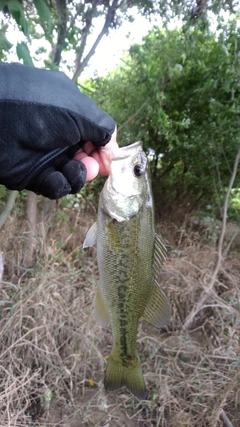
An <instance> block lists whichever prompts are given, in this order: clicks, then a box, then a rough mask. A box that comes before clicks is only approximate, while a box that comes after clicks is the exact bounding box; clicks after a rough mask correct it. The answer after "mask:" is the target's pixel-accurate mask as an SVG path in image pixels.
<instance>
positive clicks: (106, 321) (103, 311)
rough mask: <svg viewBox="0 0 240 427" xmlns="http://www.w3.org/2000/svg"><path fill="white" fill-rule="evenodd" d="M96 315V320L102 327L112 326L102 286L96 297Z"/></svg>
mask: <svg viewBox="0 0 240 427" xmlns="http://www.w3.org/2000/svg"><path fill="white" fill-rule="evenodd" d="M94 315H95V319H96V320H97V322H98V323H99V325H101V326H109V325H110V317H109V313H108V310H107V307H106V304H105V301H104V299H103V294H102V290H101V287H100V285H98V289H97V293H96V296H95V305H94Z"/></svg>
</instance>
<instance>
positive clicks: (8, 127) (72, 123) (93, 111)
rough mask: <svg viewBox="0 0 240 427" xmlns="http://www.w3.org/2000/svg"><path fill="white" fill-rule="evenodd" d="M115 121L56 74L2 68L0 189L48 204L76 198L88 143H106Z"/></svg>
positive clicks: (20, 67)
mask: <svg viewBox="0 0 240 427" xmlns="http://www.w3.org/2000/svg"><path fill="white" fill-rule="evenodd" d="M115 126H116V125H115V122H114V120H113V119H112V118H111V117H110V116H109V115H108V114H107V113H105V112H104V111H103V110H101V109H100V108H98V106H97V105H96V104H95V102H94V101H93V100H91V99H90V98H88V97H87V96H86V95H84V94H82V93H81V92H80V91H79V89H78V88H77V86H76V85H75V83H74V82H73V81H71V80H70V79H69V78H68V77H67V76H66V75H65V74H63V73H60V72H58V71H50V70H43V69H38V68H34V67H28V66H26V65H21V64H15V63H14V64H6V63H0V183H1V184H4V185H5V186H6V187H7V188H8V189H10V190H23V189H25V188H26V189H28V190H31V191H34V192H35V193H37V194H42V195H44V196H46V197H49V198H50V199H58V198H60V197H63V196H64V195H66V194H68V193H77V192H78V191H79V190H80V189H81V188H82V187H83V185H84V184H85V180H86V168H85V166H84V164H83V163H81V162H80V161H78V160H75V159H73V156H74V154H75V153H76V152H77V151H78V150H79V148H81V146H82V145H83V144H84V143H85V142H86V141H91V142H92V143H93V144H95V145H96V146H103V145H105V144H107V142H109V140H110V139H111V136H112V133H113V132H114V129H115Z"/></svg>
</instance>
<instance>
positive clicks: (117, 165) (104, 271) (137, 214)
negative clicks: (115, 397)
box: [83, 141, 171, 399]
mask: <svg viewBox="0 0 240 427" xmlns="http://www.w3.org/2000/svg"><path fill="white" fill-rule="evenodd" d="M95 244H96V245H97V263H98V270H99V282H98V285H97V292H96V296H95V306H94V312H95V318H96V320H97V321H98V322H99V324H100V325H102V326H104V327H106V326H109V325H111V329H112V337H113V345H112V350H111V353H110V356H109V358H108V361H107V367H106V372H105V378H104V388H105V390H106V391H112V390H117V389H119V388H121V387H123V386H126V387H127V388H128V390H129V391H130V392H131V393H132V394H133V395H134V396H136V397H137V398H138V399H146V398H147V390H146V385H145V381H144V377H143V372H142V368H141V363H140V359H139V356H138V353H137V329H138V324H139V319H140V318H144V319H145V320H147V321H148V322H150V323H151V324H153V325H154V326H155V327H157V328H160V327H162V326H164V325H166V324H167V323H168V322H169V320H170V317H171V307H170V304H169V301H168V299H167V297H166V295H165V294H164V292H163V291H162V290H161V288H160V286H159V284H158V283H157V273H158V271H159V268H161V267H162V265H163V263H164V260H165V258H166V252H167V249H166V245H165V241H164V240H163V239H162V238H161V237H160V236H159V235H157V233H156V231H155V219H154V201H153V194H152V187H151V178H150V167H149V162H148V158H147V155H146V154H145V152H144V151H143V145H142V143H141V142H140V141H138V142H135V143H133V144H131V145H128V146H124V147H120V148H118V149H117V150H116V151H114V153H112V158H111V162H110V164H109V175H108V178H107V180H106V182H105V184H104V186H103V189H102V191H101V193H100V197H99V204H98V214H97V221H96V222H95V223H94V224H93V225H92V226H91V228H90V229H89V231H88V233H87V235H86V238H85V240H84V243H83V247H84V248H87V247H90V246H93V245H95Z"/></svg>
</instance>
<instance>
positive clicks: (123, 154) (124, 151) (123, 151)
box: [112, 141, 143, 160]
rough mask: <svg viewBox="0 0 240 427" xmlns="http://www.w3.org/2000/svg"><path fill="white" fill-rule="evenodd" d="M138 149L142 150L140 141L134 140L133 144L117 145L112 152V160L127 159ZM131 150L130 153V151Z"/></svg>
mask: <svg viewBox="0 0 240 427" xmlns="http://www.w3.org/2000/svg"><path fill="white" fill-rule="evenodd" d="M139 151H143V144H142V141H137V142H134V143H133V144H130V145H126V146H124V147H119V148H118V149H117V150H116V151H114V152H113V156H112V160H118V159H123V160H124V159H127V158H128V157H129V156H131V155H135V154H137V153H138V152H139ZM131 152H132V153H131Z"/></svg>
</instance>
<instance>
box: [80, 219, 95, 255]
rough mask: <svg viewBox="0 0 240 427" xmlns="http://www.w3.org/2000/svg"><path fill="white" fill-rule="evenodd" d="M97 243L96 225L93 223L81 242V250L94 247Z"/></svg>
mask: <svg viewBox="0 0 240 427" xmlns="http://www.w3.org/2000/svg"><path fill="white" fill-rule="evenodd" d="M96 243H97V223H96V222H94V224H93V225H92V226H91V227H90V228H89V230H88V232H87V234H86V237H85V240H84V242H83V248H84V249H85V248H89V247H90V246H94V245H96Z"/></svg>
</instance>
